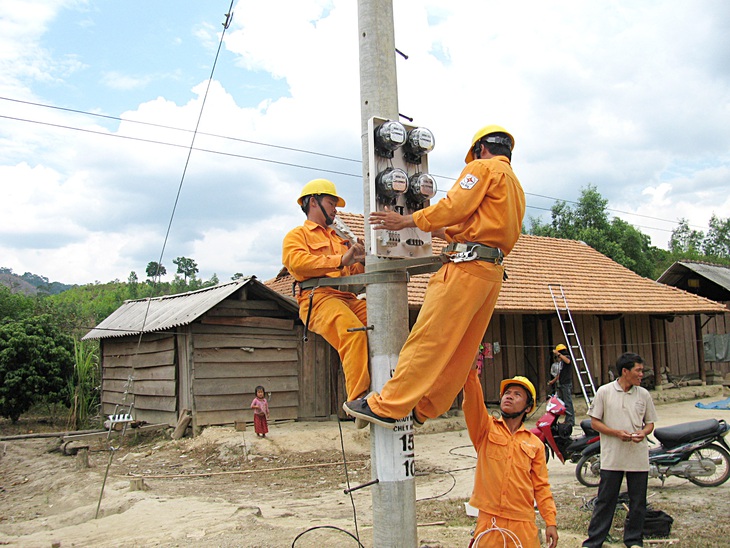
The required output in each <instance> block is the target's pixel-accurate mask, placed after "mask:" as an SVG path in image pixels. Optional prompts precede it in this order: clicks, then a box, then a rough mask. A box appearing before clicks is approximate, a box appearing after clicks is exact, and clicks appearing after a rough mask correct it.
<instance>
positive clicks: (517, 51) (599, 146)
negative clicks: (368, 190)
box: [0, 0, 730, 284]
mask: <svg viewBox="0 0 730 548" xmlns="http://www.w3.org/2000/svg"><path fill="white" fill-rule="evenodd" d="M229 5H230V0H228V1H225V2H220V3H217V2H192V1H180V0H156V1H155V2H142V1H138V0H129V1H125V2H118V1H111V0H109V1H93V0H27V1H23V2H20V1H7V2H3V3H2V4H1V5H0V185H1V187H2V188H3V190H4V197H5V199H3V200H2V201H0V219H3V220H2V222H0V266H5V267H9V268H12V269H13V270H14V271H15V272H17V273H23V272H26V271H30V272H33V273H36V274H41V275H44V276H47V277H48V278H50V279H51V280H54V281H61V282H64V283H80V284H81V283H90V282H94V281H102V282H105V281H109V280H113V279H121V280H124V279H126V278H127V276H128V275H129V272H130V271H136V272H137V274H138V275H139V276H140V277H144V268H145V266H146V264H147V263H148V262H149V261H151V260H157V259H158V258H159V256H160V253H161V252H162V248H163V243H164V244H165V253H164V256H163V264H165V265H166V266H167V270H168V272H172V271H173V270H174V265H173V264H172V260H173V259H174V258H175V257H178V256H186V257H192V258H193V259H195V260H196V261H197V263H198V265H199V267H200V276H201V277H203V278H205V279H207V278H209V277H210V276H211V275H212V274H213V273H216V274H217V275H218V277H219V278H220V279H221V280H227V279H229V278H230V276H232V275H233V274H234V273H236V272H242V273H244V274H246V275H251V274H253V275H256V276H258V277H259V278H262V279H267V278H269V277H271V276H273V275H274V274H275V273H276V272H277V271H278V270H279V268H280V263H281V257H280V253H281V247H280V244H281V239H282V237H283V236H284V234H285V233H286V232H287V231H288V230H289V229H290V228H291V227H293V226H295V225H296V224H299V223H301V222H302V220H303V219H302V214H301V212H300V211H299V210H298V208H297V206H296V203H295V200H296V197H297V196H298V192H299V189H300V188H301V186H302V185H303V184H304V183H306V182H307V181H308V180H310V179H313V178H316V177H319V176H322V175H324V176H326V177H329V178H331V179H332V180H333V181H334V182H335V183H336V184H337V186H338V188H339V189H340V192H341V193H342V194H344V195H345V196H346V197H347V198H348V208H347V210H348V211H353V212H360V213H361V212H362V207H363V206H362V203H363V202H362V194H363V190H362V181H361V177H360V173H361V167H360V164H359V162H358V161H359V156H360V112H359V82H358V78H359V75H358V51H357V47H358V46H357V10H356V2H355V1H354V0H329V1H327V0H286V1H280V0H279V1H277V0H272V1H270V2H260V1H255V0H242V1H236V2H235V3H234V17H233V20H232V23H231V25H230V27H229V29H228V30H227V31H226V36H225V41H224V43H223V47H222V48H221V52H220V57H219V59H218V63H217V65H216V67H215V74H214V78H213V82H212V83H211V84H210V88H209V89H208V77H209V75H210V73H211V69H212V66H213V60H214V58H215V53H216V50H217V48H218V44H219V41H220V33H221V31H222V28H223V27H222V23H223V21H224V20H225V17H224V14H225V13H226V12H227V10H228V7H229ZM394 5H395V30H396V46H397V47H398V49H400V50H401V51H404V52H405V53H407V54H408V60H407V61H406V60H404V59H402V58H400V57H399V58H398V61H397V63H398V90H399V107H400V108H399V110H400V111H401V112H402V113H404V114H407V115H409V116H412V117H414V118H415V122H416V123H417V124H420V125H425V126H426V127H429V128H430V129H432V130H433V132H434V134H435V136H436V149H435V150H434V152H433V153H432V154H431V155H430V157H429V163H430V167H431V171H432V172H433V173H434V174H436V175H437V176H439V178H438V179H437V180H438V182H439V184H440V187H441V188H442V189H445V188H448V187H449V186H450V185H451V184H452V182H453V179H454V178H455V177H456V176H457V175H458V173H459V171H460V170H461V168H462V167H463V157H464V153H465V151H466V148H467V146H468V144H469V141H470V139H471V136H472V135H473V133H474V131H475V130H476V129H477V128H479V127H481V126H483V125H486V124H488V123H498V124H501V125H504V126H505V127H507V128H508V129H509V130H510V131H511V132H512V133H513V134H514V135H515V137H516V144H517V146H516V148H515V153H514V158H513V165H514V168H515V171H516V172H517V174H518V176H519V177H520V180H521V182H522V184H523V187H524V188H525V191H526V193H527V204H528V210H527V215H528V219H526V223H528V224H529V217H530V216H532V217H537V216H544V215H546V210H548V209H549V208H550V206H551V205H552V204H553V202H554V199H564V200H569V201H570V200H577V199H578V197H579V195H580V190H581V188H585V187H586V185H588V184H592V185H595V186H596V187H597V188H598V190H599V192H600V193H601V194H602V195H603V196H604V197H605V198H607V199H608V200H609V207H610V208H611V210H612V213H613V214H614V215H617V216H619V217H621V218H623V219H625V220H626V221H628V222H630V223H632V224H634V225H635V226H637V227H639V228H640V229H641V230H642V231H643V232H644V233H646V234H649V235H650V236H651V238H652V243H653V244H654V245H657V246H660V247H665V246H666V243H667V240H668V238H669V236H670V232H671V230H672V228H674V227H675V226H676V223H677V220H678V219H679V218H680V217H684V218H687V219H688V220H689V222H690V224H691V225H692V226H693V227H694V228H697V229H703V228H706V226H707V221H708V220H709V218H710V216H711V215H712V214H713V213H714V214H716V215H718V216H719V217H722V218H726V217H728V216H730V198H729V195H730V193H728V191H727V189H728V186H729V185H728V178H729V175H730V153H729V152H730V132H728V130H727V128H728V127H730V92H729V90H730V10H728V9H727V8H726V4H725V3H724V2H723V1H722V0H698V1H696V2H693V3H691V4H690V3H686V2H682V1H680V0H647V1H645V2H641V3H631V2H626V1H598V2H582V1H578V0H570V1H563V2H558V3H551V4H546V3H544V2H540V1H537V0H525V1H524V2H520V3H514V5H513V4H512V3H504V2H496V1H491V0H452V1H449V2H446V1H428V0H425V1H416V0H398V1H397V2H395V3H394ZM475 52H478V54H477V55H475ZM206 93H207V99H206V102H205V108H204V109H203V110H202V117H201V120H200V131H201V132H202V133H199V134H198V135H197V137H196V141H195V146H196V148H198V149H204V150H194V151H193V152H192V154H191V156H190V161H189V163H188V168H187V172H186V175H185V179H184V181H183V184H182V188H180V182H181V178H182V173H183V168H184V166H185V164H186V161H187V149H186V147H188V146H189V145H190V143H191V139H192V129H194V128H195V125H196V122H197V120H198V117H199V116H200V113H201V106H202V100H203V97H204V96H205V95H206ZM29 103H38V104H40V105H45V106H36V105H32V104H29ZM48 107H61V108H63V109H69V110H59V109H53V108H48ZM71 111H82V112H88V113H95V114H101V115H105V116H109V117H111V119H105V118H100V117H94V116H90V115H87V114H83V113H79V112H71ZM118 118H121V119H124V120H125V122H120V121H119V120H117V119H118ZM131 121H137V122H144V123H143V124H141V123H132V122H131ZM51 124H53V125H51ZM152 124H156V125H152ZM163 126H166V127H163ZM70 128H73V129H70ZM170 128H180V129H181V130H184V131H181V130H180V129H170ZM272 145H273V146H272ZM281 147H286V148H281ZM353 160H354V161H353ZM179 188H180V195H179V200H178V205H177V209H176V211H175V215H174V218H173V220H172V225H171V228H170V236H169V238H168V240H167V242H165V233H166V230H167V226H168V223H169V222H170V217H171V214H172V208H173V205H174V203H175V200H176V197H177V193H178V189H179ZM543 196H545V197H547V198H544V197H543ZM168 278H169V276H168Z"/></svg>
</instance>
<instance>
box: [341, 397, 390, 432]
mask: <svg viewBox="0 0 730 548" xmlns="http://www.w3.org/2000/svg"><path fill="white" fill-rule="evenodd" d="M342 409H343V410H344V411H345V413H347V414H348V415H350V416H351V417H355V419H362V420H364V421H366V422H371V423H373V424H377V425H378V426H382V427H383V428H388V429H390V430H393V428H395V419H391V418H390V417H381V416H380V415H376V414H375V413H374V412H373V410H372V409H370V406H369V405H368V400H367V399H366V398H360V399H359V400H352V401H346V402H345V403H343V404H342Z"/></svg>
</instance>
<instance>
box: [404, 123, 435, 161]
mask: <svg viewBox="0 0 730 548" xmlns="http://www.w3.org/2000/svg"><path fill="white" fill-rule="evenodd" d="M435 144H436V142H435V140H434V138H433V133H431V130H429V129H426V128H425V127H417V128H414V129H412V130H410V131H409V132H408V138H407V139H406V143H405V147H404V151H405V154H404V156H405V159H406V161H407V162H410V163H412V164H420V163H421V157H422V156H424V155H425V154H428V153H429V152H431V151H432V150H433V147H434V145H435Z"/></svg>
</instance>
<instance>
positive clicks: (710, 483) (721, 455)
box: [687, 444, 730, 487]
mask: <svg viewBox="0 0 730 548" xmlns="http://www.w3.org/2000/svg"><path fill="white" fill-rule="evenodd" d="M700 459H712V460H713V461H715V463H716V464H715V467H716V468H715V473H714V474H712V475H711V476H697V477H694V478H688V479H689V481H691V482H692V483H694V484H695V485H699V486H700V487H717V486H718V485H722V484H723V483H725V482H726V481H727V480H728V478H730V454H728V452H727V451H726V450H725V448H724V447H720V446H719V445H715V444H712V445H707V446H705V447H703V448H702V449H695V450H694V451H692V453H690V455H689V457H688V458H687V460H689V461H691V460H700ZM717 461H721V462H720V464H717Z"/></svg>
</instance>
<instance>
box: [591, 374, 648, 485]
mask: <svg viewBox="0 0 730 548" xmlns="http://www.w3.org/2000/svg"><path fill="white" fill-rule="evenodd" d="M588 415H589V416H591V417H594V418H596V419H598V420H600V421H602V422H603V423H604V424H605V425H606V426H608V427H609V428H614V429H616V430H626V431H627V432H636V431H637V430H641V429H642V428H644V426H646V425H647V424H649V423H654V422H656V418H657V417H656V409H655V408H654V402H653V401H652V399H651V395H650V394H649V391H648V390H646V389H645V388H642V387H641V386H632V387H631V389H630V390H629V391H628V392H624V389H623V388H621V385H620V384H619V383H618V381H617V380H616V381H613V382H610V383H608V384H604V385H603V386H601V387H600V388H599V389H598V391H597V392H596V397H595V398H594V400H593V403H592V404H591V407H590V409H589V410H588ZM601 469H602V470H615V471H623V472H646V471H648V470H649V443H648V442H647V440H646V438H644V439H643V440H642V441H641V442H639V443H634V442H631V441H622V440H621V439H619V438H617V437H615V436H606V435H603V434H602V435H601Z"/></svg>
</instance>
